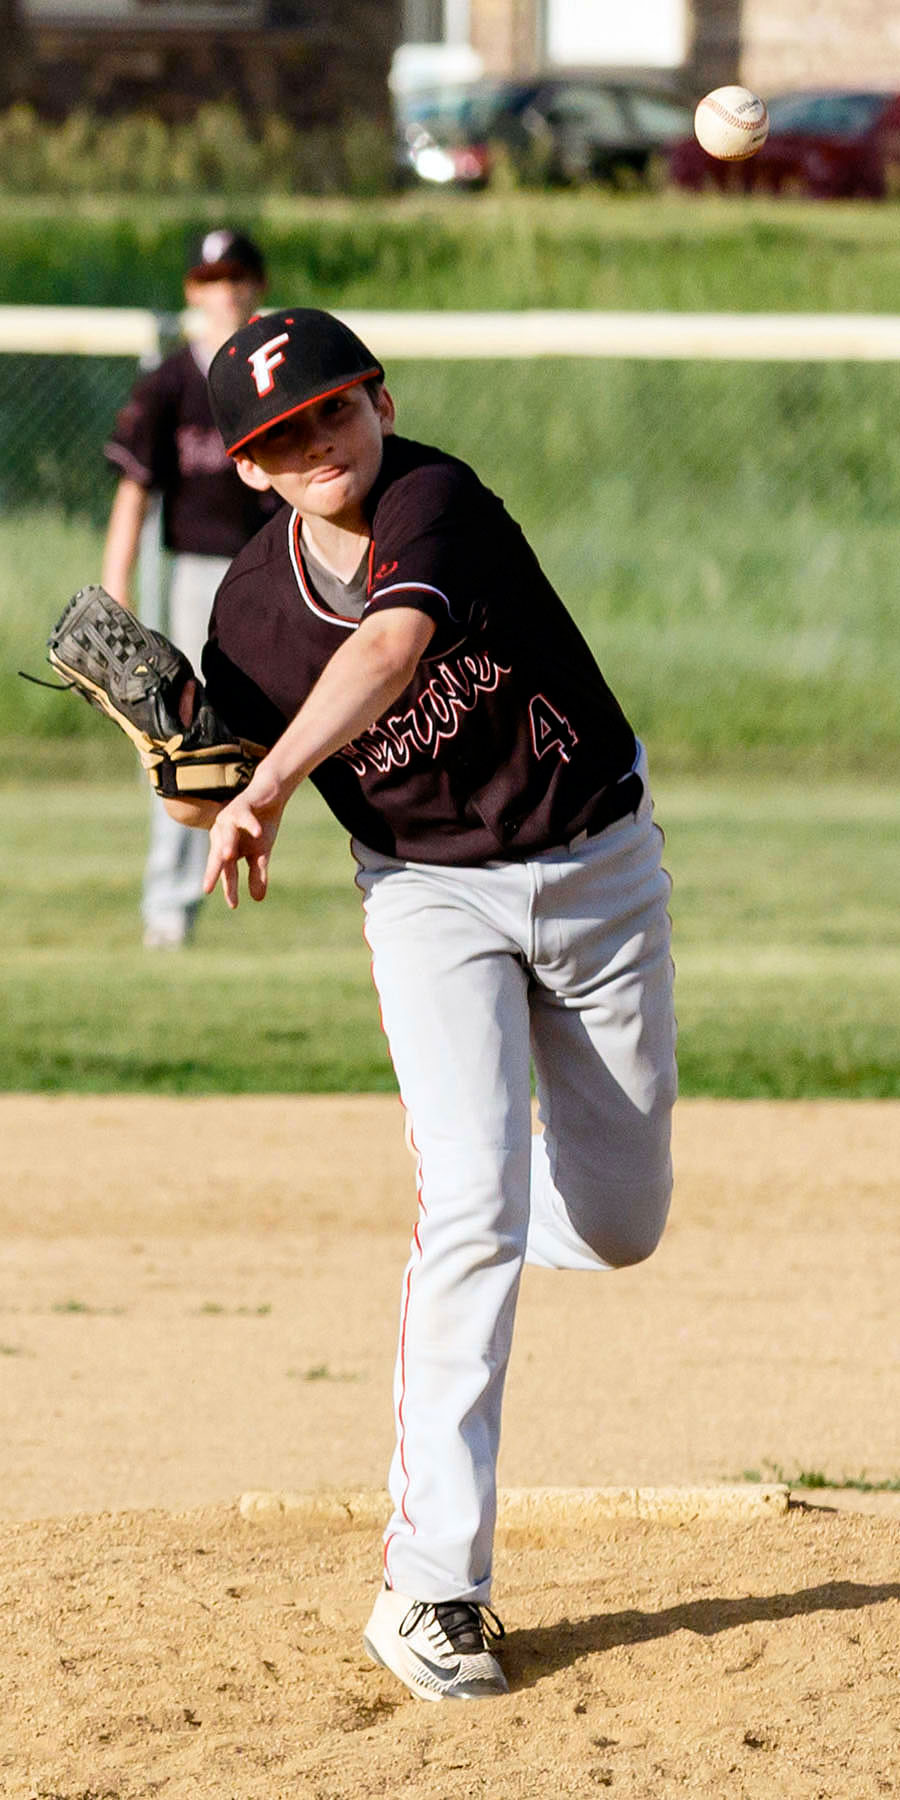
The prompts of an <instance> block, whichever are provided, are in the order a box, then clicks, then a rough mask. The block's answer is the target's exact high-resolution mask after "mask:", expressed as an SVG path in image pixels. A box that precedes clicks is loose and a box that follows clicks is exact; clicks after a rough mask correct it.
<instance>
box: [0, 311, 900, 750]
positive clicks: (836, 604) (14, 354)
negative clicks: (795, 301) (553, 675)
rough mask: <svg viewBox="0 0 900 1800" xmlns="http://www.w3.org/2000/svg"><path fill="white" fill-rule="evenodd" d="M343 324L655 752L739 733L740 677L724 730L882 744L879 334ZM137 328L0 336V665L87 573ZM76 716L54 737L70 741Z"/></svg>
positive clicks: (897, 468) (884, 479) (133, 370)
mask: <svg viewBox="0 0 900 1800" xmlns="http://www.w3.org/2000/svg"><path fill="white" fill-rule="evenodd" d="M2 310H3V309H0V311H2ZM51 310H52V309H51ZM84 310H86V309H82V313H83V312H84ZM7 311H8V312H14V311H16V309H7ZM344 316H346V317H347V318H348V319H349V321H350V322H351V323H352V324H354V325H355V326H356V328H357V329H358V330H360V332H361V334H362V335H363V336H364V337H366V338H367V340H368V341H369V342H371V343H372V344H373V346H374V348H375V349H376V350H377V351H378V352H379V353H380V354H381V355H382V356H383V358H384V359H385V361H386V362H387V366H388V374H389V382H390V386H391V390H392V392H393V394H394V397H395V400H396V401H397V402H398V412H399V428H400V429H401V430H403V431H404V432H406V433H408V435H410V436H413V437H418V438H421V439H423V440H424V441H426V442H432V443H439V444H441V445H442V446H444V447H445V448H447V449H449V450H451V451H453V452H455V453H456V454H458V455H460V456H462V457H464V458H465V459H466V460H471V461H472V462H473V463H474V464H475V466H476V467H477V468H478V470H479V472H480V473H481V474H482V476H483V477H484V479H485V480H487V481H488V483H489V485H490V486H492V487H493V488H495V489H496V490H497V491H499V492H500V493H502V494H503V496H504V498H505V499H506V501H507V504H508V506H509V508H510V510H511V511H512V512H513V514H514V516H516V517H518V518H520V519H521V520H522V521H523V523H524V525H525V527H526V530H527V533H528V535H529V538H530V539H531V541H532V542H533V544H534V546H535V548H536V549H537V551H538V554H539V556H540V557H541V559H542V561H543V562H544V564H545V567H546V568H547V571H548V573H549V575H550V576H551V579H553V580H554V581H555V582H556V584H557V585H558V586H559V587H560V590H561V591H562V593H563V594H564V596H565V598H566V600H567V602H568V603H569V604H570V605H571V607H572V609H573V611H574V612H575V614H576V617H577V618H578V620H579V623H581V624H582V627H583V629H585V630H586V632H587V634H588V636H589V638H590V639H591V641H592V642H595V643H596V644H598V645H601V644H602V654H601V661H602V662H603V664H604V667H610V664H611V665H612V666H611V669H610V672H611V674H612V676H613V678H614V686H616V687H617V689H618V690H620V691H621V690H622V689H623V688H624V692H625V698H626V700H627V701H629V702H632V701H633V703H634V705H635V706H636V707H639V708H640V716H641V717H642V718H643V719H645V720H648V721H649V723H650V725H651V726H652V725H654V724H657V725H658V729H659V731H660V734H661V735H663V736H664V737H665V738H667V739H668V741H670V742H671V741H673V739H674V738H676V737H679V736H680V737H682V738H684V739H685V741H687V740H688V739H690V740H691V741H692V742H693V743H694V745H695V748H697V749H698V753H699V751H700V750H702V746H703V744H704V742H705V741H706V740H705V738H704V731H705V729H706V719H707V718H709V719H710V720H711V719H712V718H713V716H715V718H716V719H717V720H719V722H720V724H721V720H722V719H723V718H724V716H725V714H726V713H727V711H728V709H729V707H731V708H733V709H734V714H735V718H736V719H739V718H740V709H741V705H742V703H743V696H744V694H745V693H746V692H749V690H750V688H751V686H753V687H754V690H755V693H756V695H757V701H758V705H757V713H756V714H754V718H755V720H756V722H755V723H752V722H749V723H746V724H744V725H742V726H741V729H742V730H743V731H744V732H745V735H747V736H748V738H749V737H752V734H753V732H756V733H757V734H758V735H759V736H760V737H762V736H768V737H770V738H772V741H774V742H776V743H777V742H778V741H779V731H782V733H783V734H784V733H786V732H787V730H788V725H787V723H785V720H786V719H787V713H788V712H789V711H790V710H791V709H793V714H792V719H793V722H792V724H791V729H792V730H794V731H795V732H796V731H800V732H801V735H802V733H804V732H805V733H806V737H807V738H808V740H809V744H810V746H812V745H813V744H814V743H815V741H816V734H817V733H818V734H819V737H820V738H821V740H822V741H823V743H824V741H825V739H826V738H827V737H828V736H829V734H830V735H831V737H832V738H833V737H834V734H835V733H837V734H838V738H840V737H841V734H842V733H843V734H844V736H845V737H846V742H847V746H848V752H847V753H848V754H849V750H850V734H851V729H852V727H851V722H850V719H851V714H852V713H853V712H854V711H855V710H857V709H864V710H865V714H866V717H865V722H864V723H860V724H859V725H857V726H856V727H855V728H856V730H857V734H858V735H860V734H869V735H870V736H871V735H872V734H873V733H874V737H873V739H872V741H873V742H874V743H876V744H877V743H881V744H883V745H888V744H891V745H894V746H896V743H897V738H898V736H900V726H898V722H897V710H898V709H897V707H896V692H897V686H898V682H900V668H898V648H897V645H898V641H900V634H898V633H897V631H896V617H895V615H896V604H895V600H894V593H895V588H896V577H895V568H896V563H897V552H898V524H897V514H898V496H900V434H898V432H897V430H896V420H897V417H898V413H900V320H896V319H880V320H872V321H866V320H865V319H861V320H854V321H852V323H851V326H850V327H847V321H844V322H843V327H842V322H841V321H840V320H838V321H832V323H831V325H830V327H829V325H828V321H827V319H826V318H825V316H823V317H822V318H821V319H818V320H807V321H806V322H805V325H804V321H803V320H802V319H800V320H798V319H797V318H796V317H794V319H793V320H791V321H789V323H790V330H789V331H786V332H783V333H782V334H781V335H779V330H778V329H775V326H777V324H778V322H777V321H775V323H774V325H773V328H772V329H771V330H770V331H769V332H768V334H766V332H765V331H763V330H762V328H761V321H760V320H759V319H757V320H756V322H755V323H754V321H753V320H748V321H747V328H746V332H745V333H744V334H743V335H744V337H745V340H746V342H745V345H744V352H742V346H741V336H742V334H741V333H740V332H737V331H736V330H735V325H736V321H735V320H734V319H733V318H732V319H731V320H730V321H725V322H724V330H723V331H720V334H719V336H718V337H717V335H716V333H717V331H718V330H719V328H720V327H721V326H722V324H723V322H722V321H721V320H720V321H718V323H717V321H716V320H715V318H712V319H711V320H710V321H709V324H708V326H707V328H706V336H705V337H704V336H703V324H702V321H700V322H698V321H696V320H694V321H693V323H692V322H691V321H690V320H689V319H686V318H685V317H684V316H682V317H681V324H680V326H679V315H656V316H655V318H654V315H646V322H645V324H644V325H643V326H642V325H641V323H640V318H641V316H639V315H634V316H632V322H631V323H630V324H629V323H628V316H627V315H610V316H609V319H608V320H607V322H606V324H605V325H604V324H603V321H602V319H601V316H600V315H583V316H580V317H579V315H557V318H556V322H555V324H554V325H553V326H552V330H553V331H554V332H555V333H556V336H555V337H554V336H552V335H551V336H550V337H546V336H545V337H544V338H541V337H540V335H539V334H538V335H537V336H536V335H535V326H534V319H535V318H537V317H538V316H537V315H533V316H532V317H531V320H529V315H522V317H521V319H519V320H518V322H517V321H516V316H515V315H507V316H506V317H507V324H506V325H504V323H503V320H498V318H497V317H487V318H485V319H484V320H482V321H481V331H482V336H481V339H480V340H479V339H478V336H477V333H478V330H479V322H478V316H477V315H472V316H469V318H468V320H467V321H466V320H465V316H464V315H447V316H446V317H445V318H443V319H441V317H440V315H430V316H429V317H430V320H431V324H430V326H429V327H428V330H427V332H426V330H425V327H424V326H423V325H422V320H423V318H425V317H426V316H425V315H418V316H417V315H412V316H411V317H410V316H406V317H404V315H398V314H383V315H372V314H369V315H364V314H356V315H354V314H352V313H351V314H346V315H344ZM548 317H549V316H548V315H544V318H545V320H546V319H547V318H548ZM460 319H463V321H464V324H463V325H462V326H460V325H459V324H458V322H459V320H460ZM591 319H594V320H595V321H597V320H600V324H599V325H598V327H597V330H598V331H600V330H602V331H604V332H605V333H606V336H605V338H603V340H602V341H603V345H604V347H603V348H602V349H601V350H600V351H599V353H598V351H597V342H598V341H600V340H599V339H598V337H597V334H596V332H595V333H594V335H593V337H592V335H591V328H590V321H591ZM617 319H618V322H619V323H618V326H617V325H616V323H615V322H616V320H617ZM623 320H625V321H626V324H627V330H623V329H621V326H622V321H623ZM586 321H587V323H586ZM737 323H738V324H740V321H737ZM762 323H764V321H763V322H762ZM0 325H2V320H0ZM844 327H846V329H845V328H844ZM548 329H549V328H548ZM154 330H155V339H154V340H152V341H151V340H148V336H147V327H146V316H145V319H144V327H143V336H142V340H141V355H140V357H139V356H138V355H137V354H136V353H135V352H131V353H126V352H125V350H124V349H121V348H120V346H119V345H118V344H117V346H116V348H117V351H118V353H117V354H115V355H109V354H103V353H101V354H73V353H71V352H70V351H63V350H62V349H55V348H52V347H51V345H50V343H49V342H46V347H44V346H45V339H42V338H40V337H39V338H38V339H37V340H36V341H38V342H39V343H40V344H41V348H40V349H39V350H36V349H33V348H32V349H30V350H28V351H24V350H23V349H22V348H21V347H20V345H19V346H15V345H10V347H9V348H7V349H4V337H3V332H2V330H0V507H2V512H0V581H2V598H0V640H2V651H3V660H4V661H5V662H7V663H8V662H10V661H11V662H13V666H15V663H16V659H19V658H22V657H23V656H25V655H26V650H25V648H24V647H23V646H24V645H25V644H26V643H28V642H32V643H33V642H34V640H35V637H36V633H35V624H34V621H35V618H38V619H40V620H41V622H44V621H49V620H51V619H52V618H53V617H54V616H55V615H56V613H57V612H58V610H59V608H60V604H61V602H62V601H64V600H65V598H66V597H67V595H68V593H70V592H71V591H73V589H74V588H75V587H77V586H79V585H82V584H83V583H84V582H85V581H90V580H96V579H97V578H98V570H99V562H100V554H101V548H102V536H103V530H104V527H105V523H106V519H107V517H108V513H109V507H110V503H111V500H112V496H113V492H114V488H115V475H114V472H113V471H112V470H111V469H109V468H108V466H107V465H106V463H105V460H104V457H103V444H104V441H105V439H106V436H107V434H108V432H109V430H110V427H111V425H112V422H113V419H114V416H115V413H116V411H117V409H118V407H119V406H120V405H121V404H122V403H123V401H124V400H125V398H126V397H127V395H128V393H129V391H130V389H131V386H132V385H133V383H134V381H135V379H136V377H137V374H138V372H139V366H140V361H141V359H143V362H144V364H145V366H146V365H147V363H148V361H149V359H151V358H152V357H154V356H158V355H160V354H162V353H164V351H165V349H166V348H167V347H168V344H169V342H171V336H170V333H171V321H166V322H163V321H160V322H158V324H157V325H156V326H155V327H154ZM679 332H680V336H679V335H678V334H679ZM567 333H568V336H567V335H566V334H567ZM616 333H618V337H616ZM529 334H531V335H530V338H529ZM610 334H612V335H610ZM45 338H46V334H45ZM639 339H640V340H641V341H644V340H646V341H645V350H646V353H645V354H641V353H640V350H639ZM7 341H8V340H7ZM105 341H107V342H108V341H109V337H108V333H107V339H106V340H105ZM479 341H480V342H481V344H482V349H481V350H480V351H479V350H478V349H473V344H477V343H478V342H479ZM103 342H104V339H103V337H102V334H100V336H99V337H98V344H97V346H96V347H97V348H100V347H101V346H102V344H103ZM616 343H618V349H617V348H616ZM704 344H706V346H707V348H706V353H704V348H703V346H704ZM567 345H568V353H566V346H567ZM536 346H537V348H536ZM411 349H412V350H413V351H414V355H411V354H410V351H411ZM404 352H405V354H404ZM157 545H158V525H157V524H156V523H155V522H154V523H153V525H152V526H151V529H150V533H149V534H148V538H147V543H146V553H145V555H144V557H143V560H142V580H141V588H142V609H143V610H144V611H145V613H146V614H147V616H149V617H151V618H161V619H162V621H163V622H164V613H161V612H160V609H159V594H160V591H161V589H162V588H163V587H164V581H162V582H161V580H160V572H161V570H162V571H163V572H164V561H163V562H160V559H159V557H158V555H157V549H156V546H157ZM37 641H38V642H40V641H41V640H40V639H38V640H37ZM33 655H34V652H33V649H32V651H31V656H32V662H31V665H30V666H32V667H33V666H34V664H33ZM6 685H7V690H8V689H9V685H10V684H6ZM12 685H13V687H17V688H18V689H21V688H23V687H24V684H23V683H18V684H12ZM662 692H664V693H665V706H666V708H667V710H663V701H662V699H661V693H662ZM673 693H674V694H675V696H676V699H675V700H673ZM798 696H802V697H803V705H804V706H805V708H806V711H805V713H804V719H805V723H803V722H801V723H798V719H799V712H798V707H799V706H800V699H799V698H798ZM678 707H680V708H681V711H680V713H679V712H678ZM29 708H33V709H35V710H34V711H33V713H28V709H29ZM17 709H18V711H17ZM77 710H78V709H72V708H69V709H66V711H67V718H68V724H67V726H66V728H67V729H84V727H83V726H77V727H75V726H74V725H73V722H72V719H71V715H72V713H73V712H76V711H77ZM801 710H802V709H801ZM26 714H28V717H26ZM0 715H2V716H0V727H2V726H3V724H4V718H5V721H6V727H7V729H8V728H9V726H10V722H12V726H13V728H15V729H25V730H31V729H34V730H43V729H44V728H45V715H44V713H43V711H42V699H41V696H40V694H39V692H38V693H36V694H35V695H33V696H27V697H26V698H25V699H24V700H23V698H22V696H18V697H17V698H16V699H15V700H12V699H11V698H10V695H9V692H8V691H7V693H6V695H5V696H4V698H3V699H2V700H0ZM20 715H21V716H20ZM676 715H677V716H676ZM47 717H49V715H47ZM29 718H30V719H31V720H32V723H29ZM892 719H893V723H891V720H892ZM716 728H717V729H719V726H717V727H716ZM49 729H51V730H58V729H62V727H61V726H58V725H57V724H56V721H55V720H54V721H53V723H52V724H51V725H50V726H49ZM711 729H712V728H711V727H710V730H711ZM709 741H710V742H712V737H711V738H710V740H709ZM835 741H837V740H835Z"/></svg>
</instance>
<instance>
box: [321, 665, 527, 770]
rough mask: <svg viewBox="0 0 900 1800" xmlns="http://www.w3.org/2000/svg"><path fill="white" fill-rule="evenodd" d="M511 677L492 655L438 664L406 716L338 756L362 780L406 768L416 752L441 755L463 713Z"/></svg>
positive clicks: (393, 716) (391, 719)
mask: <svg viewBox="0 0 900 1800" xmlns="http://www.w3.org/2000/svg"><path fill="white" fill-rule="evenodd" d="M509 673H510V670H509V669H505V668H503V667H502V665H501V664H500V663H496V662H494V660H493V657H490V656H479V655H476V656H471V655H468V656H457V657H454V659H453V661H452V662H449V661H448V662H441V663H438V666H437V670H436V672H435V674H434V675H433V676H432V678H431V680H430V681H429V683H428V686H427V687H426V688H424V689H423V690H422V693H421V694H419V696H418V698H417V699H416V701H415V703H414V704H413V705H412V706H411V707H410V708H409V711H408V712H405V713H389V714H388V716H387V718H386V719H382V720H379V721H378V723H377V724H375V725H372V726H370V728H369V730H368V731H364V732H362V733H361V735H360V736H359V737H356V738H351V740H350V743H349V744H345V745H344V747H343V749H342V750H339V751H338V753H337V754H338V755H339V756H342V757H344V758H345V759H346V761H347V762H349V764H350V766H351V768H352V769H353V770H354V771H355V772H356V774H357V775H359V776H363V775H364V774H365V772H366V769H367V768H368V769H377V770H378V773H379V774H380V775H385V774H387V772H388V770H389V769H402V768H405V767H406V765H407V763H408V762H409V759H410V757H411V756H412V755H413V753H414V752H418V753H420V754H421V753H424V752H427V751H430V753H431V755H432V756H433V757H434V756H437V753H438V750H439V749H440V746H441V744H442V743H443V742H444V741H445V740H446V739H448V738H453V737H455V736H456V733H457V732H458V730H459V724H460V718H461V716H462V714H463V713H469V712H472V710H473V708H474V707H476V706H477V705H478V701H479V699H480V697H481V695H482V694H493V693H494V692H495V691H496V689H497V688H498V687H499V686H500V682H501V680H502V678H503V676H504V675H508V674H509Z"/></svg>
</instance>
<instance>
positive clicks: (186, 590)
mask: <svg viewBox="0 0 900 1800" xmlns="http://www.w3.org/2000/svg"><path fill="white" fill-rule="evenodd" d="M229 561H230V559H229V558H228V557H227V556H176V557H174V558H173V562H172V580H171V585H170V588H169V603H168V626H167V635H168V636H169V637H170V638H171V639H172V641H173V643H176V644H177V645H178V648H179V650H183V651H184V654H185V656H186V657H187V658H188V661H189V662H190V663H191V664H192V666H193V668H194V669H195V670H196V671H197V673H198V674H199V672H200V657H201V654H202V651H203V646H204V644H205V643H206V635H207V626H208V624H209V615H210V613H211V612H212V603H213V600H214V599H215V594H216V589H217V587H218V586H219V583H220V581H221V580H222V579H223V577H224V575H225V573H226V571H227V569H228V567H229ZM208 853H209V840H208V838H207V835H206V832H205V831H195V830H192V828H191V827H190V826H188V825H177V824H176V822H175V820H174V819H170V818H169V815H168V813H167V812H166V809H165V807H164V806H163V803H162V801H161V800H160V799H159V798H158V796H157V795H156V794H154V795H152V796H151V814H150V847H149V850H148V853H147V861H146V865H145V868H144V886H143V892H142V897H141V917H142V918H143V921H144V930H145V933H147V934H151V935H152V934H154V933H158V934H159V935H160V936H161V937H162V938H163V939H170V940H171V942H172V943H173V945H174V944H177V943H178V942H179V941H180V940H184V939H186V938H188V937H189V936H190V933H191V930H192V928H193V924H194V919H195V916H196V913H197V908H198V906H199V905H200V901H201V900H202V898H203V874H204V870H205V868H206V859H207V855H208Z"/></svg>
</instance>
